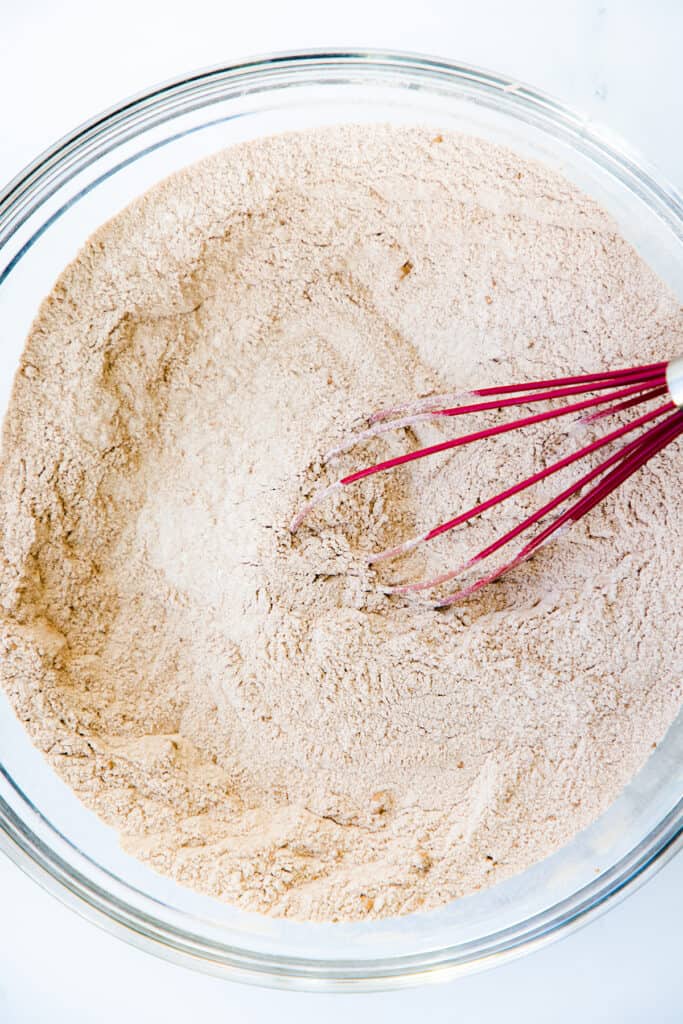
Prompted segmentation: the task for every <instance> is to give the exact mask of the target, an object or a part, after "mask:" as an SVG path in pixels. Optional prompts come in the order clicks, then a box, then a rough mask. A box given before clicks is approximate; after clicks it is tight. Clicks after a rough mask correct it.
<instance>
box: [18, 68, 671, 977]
mask: <svg viewBox="0 0 683 1024" xmlns="http://www.w3.org/2000/svg"><path fill="white" fill-rule="evenodd" d="M304 72H305V73H307V74H308V75H309V76H311V75H313V74H314V73H319V74H321V75H329V74H330V73H335V72H336V73H338V74H339V75H340V76H341V78H340V79H339V80H340V81H341V82H344V83H348V82H350V81H351V80H352V78H353V76H354V75H355V76H356V77H358V78H359V79H360V78H361V77H362V75H363V74H371V75H373V76H375V80H377V79H378V78H381V77H382V76H384V77H385V78H388V76H394V77H395V76H398V78H401V76H404V77H409V76H412V77H414V78H417V79H423V80H424V81H425V83H427V84H431V85H434V83H435V82H438V81H439V80H442V81H448V82H449V83H451V84H453V83H456V82H457V83H458V84H459V85H461V86H462V87H463V88H464V89H465V90H466V91H467V89H469V90H470V91H471V92H473V93H476V94H477V95H479V96H481V97H483V98H484V99H485V98H486V97H488V98H489V100H490V102H489V105H490V106H493V105H494V100H495V106H496V107H497V109H500V106H501V104H503V105H504V107H506V108H508V109H509V110H510V111H512V112H514V113H515V114H516V115H517V116H518V117H520V118H521V119H523V120H527V121H529V122H531V123H533V124H536V125H537V126H540V127H542V128H543V129H544V130H546V131H548V130H550V131H551V133H552V132H554V133H555V134H557V135H561V136H562V137H563V138H564V139H565V140H568V141H570V142H571V143H572V144H573V145H574V146H575V147H577V148H579V149H580V150H582V151H583V152H584V153H587V154H588V155H590V156H592V158H593V159H595V158H596V157H597V158H599V162H600V163H601V165H602V166H603V168H604V169H606V170H608V171H609V172H610V173H611V174H612V175H613V176H616V177H617V178H618V179H620V181H621V182H622V183H623V184H625V185H626V186H627V187H628V188H629V189H630V191H631V192H633V193H635V194H636V195H638V196H639V197H641V198H642V199H644V201H646V202H647V204H648V206H649V207H650V208H651V209H653V210H654V211H655V213H657V215H658V216H659V217H660V218H661V219H663V220H664V221H665V222H666V224H667V226H668V227H669V228H670V229H671V230H672V231H673V233H674V235H675V236H676V237H677V238H678V239H679V240H680V241H681V242H683V201H682V200H681V197H680V196H679V195H678V193H677V191H676V190H675V189H674V188H673V187H672V186H671V185H669V184H668V183H666V182H664V181H663V180H662V179H661V177H660V176H659V175H655V173H654V172H653V171H651V170H650V169H649V168H648V167H647V165H646V164H645V162H644V161H643V160H642V159H641V158H640V157H639V156H637V155H636V154H634V153H633V152H631V151H630V150H629V149H628V147H627V146H625V145H624V143H623V142H622V141H621V140H620V139H616V138H614V137H612V136H611V134H610V133H607V132H604V131H603V130H597V129H596V128H595V127H594V126H593V124H592V122H590V121H589V119H587V118H585V117H582V116H581V115H580V114H577V113H575V112H574V111H573V110H571V109H570V108H569V107H566V106H564V105H563V104H561V103H559V102H557V101H556V100H554V99H553V98H551V97H550V96H548V95H546V94H545V93H542V92H539V91H537V90H535V89H533V88H532V87H530V86H528V85H525V84H523V83H521V82H519V81H517V80H513V79H510V78H508V77H505V76H503V75H500V74H497V73H494V72H490V71H485V70H481V69H479V68H476V67H473V66H470V65H465V64H459V63H457V62H454V61H449V60H446V59H440V58H436V57H430V56H424V55H421V54H414V53H409V52H405V51H389V50H375V49H344V50H333V49H311V50H302V51H298V52H290V51H287V52H282V53H275V54H270V55H264V56H259V57H252V58H248V59H246V60H243V61H240V62H237V63H231V64H226V65H218V66H215V67H211V68H208V69H205V70H201V71H197V72H192V73H190V74H189V75H184V76H179V77H177V78H174V79H171V80H169V81H167V82H165V83H163V84H161V85H158V86H154V87H152V88H150V89H147V90H143V91H141V92H138V93H137V94H135V95H133V96H131V97H129V98H128V99H126V100H124V101H122V102H121V103H119V104H117V105H114V106H112V107H110V108H109V109H107V110H106V111H104V112H103V113H100V114H98V115H96V116H95V117H93V118H92V119H90V120H89V121H87V122H85V123H83V124H81V125H80V126H79V127H77V128H75V129H74V130H73V131H72V132H70V133H68V134H67V135H65V136H64V137H62V138H61V139H59V140H58V141H57V142H55V143H54V144H53V145H52V146H50V147H49V148H47V149H46V150H45V151H44V152H43V153H41V154H40V155H39V156H38V157H36V159H35V160H34V161H33V162H32V163H30V164H29V165H27V166H26V167H25V168H24V169H23V170H21V171H20V172H19V173H18V174H17V175H16V176H15V177H14V178H13V179H12V180H11V181H10V182H9V183H8V184H7V186H6V187H5V188H4V189H3V190H2V192H0V252H2V251H3V250H4V249H5V246H6V245H7V244H8V243H9V241H10V240H11V239H12V238H13V236H14V235H15V234H16V233H17V232H18V231H19V230H20V229H21V227H22V226H23V225H24V224H25V223H26V222H27V221H28V220H29V218H30V217H32V216H33V215H34V214H35V213H36V211H37V210H38V209H39V208H40V207H41V206H42V205H43V204H44V203H45V202H47V200H48V199H49V198H50V197H51V196H53V195H54V194H55V193H56V192H58V190H59V189H60V188H61V187H63V186H64V185H65V184H66V183H68V181H69V180H70V179H71V178H73V177H74V176H75V175H76V174H78V173H80V172H82V171H83V170H84V169H86V168H87V167H88V166H89V164H91V163H93V162H94V161H95V160H97V159H100V158H101V157H102V156H103V155H104V154H106V153H107V152H109V151H111V150H114V149H116V148H118V147H119V146H121V145H122V144H123V143H124V142H126V141H128V140H130V139H132V138H134V137H135V136H136V135H138V134H139V133H140V132H141V131H142V130H148V129H149V128H151V127H155V126H157V125H159V124H161V123H163V122H164V121H167V120H172V119H173V118H174V117H175V116H178V114H179V113H188V112H191V111H193V110H196V109H198V108H200V107H203V106H209V105H210V104H211V103H212V102H214V100H215V97H216V92H215V90H220V89H221V88H225V87H227V86H231V85H232V86H240V85H242V86H243V87H244V88H245V90H246V89H247V88H248V87H249V86H250V85H251V86H252V87H253V86H254V84H255V83H259V82H261V83H263V82H265V83H270V88H271V89H276V88H277V85H278V79H282V76H283V75H285V76H287V75H289V76H290V77H291V76H292V74H294V75H296V74H303V73H304ZM179 108H180V109H179ZM47 223H48V225H49V223H50V220H48V222H47ZM41 230H42V229H41ZM34 238H35V236H33V237H32V238H31V239H29V241H28V242H27V243H25V244H24V245H22V246H21V248H20V249H19V251H18V253H16V254H15V255H14V256H13V257H12V258H11V259H10V262H9V263H8V265H7V266H6V267H5V268H4V270H0V283H1V282H2V280H3V279H4V277H6V276H7V274H8V273H9V272H10V271H11V268H12V267H13V266H14V265H15V264H16V263H17V262H18V260H19V259H20V258H21V256H22V254H23V253H24V252H25V251H26V249H27V247H28V246H30V245H31V244H32V241H33V239H34ZM3 791H4V794H5V795H7V794H9V796H10V798H11V803H10V802H9V801H8V800H7V799H5V795H3ZM17 800H18V801H19V803H20V805H21V807H22V814H21V815H20V814H18V813H17V811H16V810H15V809H14V806H13V805H14V804H15V803H16V801H17ZM46 830H47V831H49V832H50V833H51V838H53V839H55V840H56V844H53V845H51V844H50V843H49V842H47V841H46V840H45V838H44V835H43V833H44V832H45V831H46ZM55 846H58V847H61V852H60V849H56V848H55ZM682 846H683V799H681V800H680V801H679V802H678V804H677V805H676V806H675V807H673V808H672V809H671V810H670V811H669V813H668V814H667V815H666V816H665V817H664V819H663V820H662V821H661V822H660V823H659V824H658V826H657V828H656V829H655V830H653V832H651V833H650V834H649V835H648V836H647V837H646V838H645V839H643V840H642V841H641V842H640V843H638V844H637V846H636V847H634V848H633V849H632V850H631V851H630V852H629V853H628V854H626V855H625V856H624V857H622V858H621V859H620V860H619V861H618V862H617V863H616V864H614V865H612V867H611V868H609V869H608V870H607V871H606V872H605V873H603V874H602V875H600V876H599V877H598V878H596V879H595V880H594V881H592V882H591V883H590V884H588V885H586V886H584V887H583V888H582V889H580V890H578V891H577V892H575V893H574V894H573V895H572V896H570V897H567V898H566V899H563V900H561V901H560V902H559V903H556V904H554V905H553V906H551V907H550V908H547V909H546V910H544V911H542V912H540V913H538V914H536V915H534V916H532V917H531V918H528V919H527V920H526V921H524V922H522V923H520V924H517V925H514V926H511V927H510V928H506V929H503V930H502V931H498V932H493V933H491V934H490V935H488V936H486V937H485V938H483V939H476V940H472V941H470V942H466V943H461V944H456V945H453V946H449V947H446V948H440V949H436V950H433V951H431V952H428V953H419V954H414V955H408V956H405V955H403V956H394V957H384V958H378V959H376V960H369V959H362V960H353V959H348V960H346V959H345V960H339V959H338V960H335V961H332V960H322V959H314V958H311V957H307V958H306V957H292V956H287V955H284V954H283V955H279V954H278V955H273V954H270V953H269V954H266V953H257V952H254V951H253V950H248V949H246V948H245V949H241V948H236V947H234V946H228V945H226V944H223V943H220V942H219V941H212V940H207V939H206V938H203V937H201V936H198V935H197V934H196V933H193V932H192V930H191V929H190V928H182V927H178V926H174V925H173V924H171V925H169V924H168V923H167V922H165V921H163V920H160V919H159V917H156V916H155V915H154V913H153V908H154V905H155V904H156V905H157V906H159V905H160V904H159V902H158V901H156V900H155V899H153V898H152V897H149V896H147V895H146V894H143V893H140V892H139V891H137V890H135V893H136V896H137V897H138V898H139V897H142V898H143V899H142V902H144V903H145V904H146V907H147V909H146V910H140V909H139V907H137V906H135V905H134V904H132V903H130V902H128V901H126V900H125V899H123V898H121V897H120V896H118V895H116V894H113V893H112V892H111V891H110V890H109V889H108V888H107V886H106V884H98V881H97V880H96V881H93V880H92V879H91V878H90V877H89V876H88V875H87V874H85V873H84V872H83V871H81V870H80V869H79V868H78V866H77V867H74V861H75V862H78V861H79V860H80V861H81V863H82V866H83V867H84V868H86V867H87V869H88V870H89V872H90V873H91V874H92V873H94V875H95V876H96V879H99V881H100V882H102V883H105V882H106V879H107V878H109V879H112V880H115V881H116V883H117V885H118V887H121V886H123V888H124V889H127V890H128V891H129V892H132V891H134V890H133V888H132V887H131V886H129V885H128V884H127V883H122V881H121V879H118V878H116V876H114V875H113V874H111V873H110V872H109V871H108V870H106V869H104V868H102V867H100V865H98V864H96V863H95V861H94V860H92V859H90V858H89V857H87V856H86V855H85V854H83V853H82V852H81V851H80V850H78V849H77V847H76V846H75V845H74V844H73V843H71V842H70V840H68V839H67V838H66V837H65V836H63V835H62V834H61V833H59V832H58V830H57V829H56V828H55V827H54V826H52V825H51V824H50V823H49V822H48V821H47V820H46V819H45V818H44V816H43V815H42V814H41V812H40V811H39V809H38V808H36V807H35V805H33V804H32V803H31V801H30V800H29V799H28V797H26V795H25V794H23V792H22V791H21V789H20V788H19V787H18V786H17V785H16V783H15V782H14V781H13V780H12V778H11V777H10V775H9V774H8V772H7V771H6V770H5V769H4V767H3V766H2V764H1V763H0V849H2V850H3V851H4V852H5V853H6V854H7V855H8V856H9V857H10V859H11V860H12V861H14V863H16V864H17V865H18V866H19V867H20V868H21V869H22V870H24V871H25V872H26V873H27V874H28V875H29V876H30V877H32V878H34V879H35V880H36V881H38V882H39V883H40V884H41V885H42V886H43V887H44V888H45V889H47V890H48V891H50V892H52V893H53V895H55V896H57V897H58V898H59V899H60V900H61V901H62V902H63V903H65V904H67V905H69V906H71V907H72V908H73V909H75V910H77V911H78V912H79V913H80V914H81V915H82V916H84V917H85V918H87V919H89V920H92V921H94V922H95V923H97V924H98V925H100V926H101V927H103V928H105V930H107V931H109V932H111V933H113V934H116V935H118V936H119V937H121V938H124V939H126V940H127V941H128V942H129V943H131V944H133V945H135V946H138V947H140V948H143V949H145V950H147V951H150V952H153V953H156V954H157V955H158V956H161V957H163V958H165V959H168V960H171V961H173V962H176V963H180V964H183V965H185V966H190V967H194V968H195V969H199V970H202V971H204V972H206V973H213V974H217V975H220V976H222V977H228V978H231V979H232V980H239V981H244V982H249V983H253V984H258V985H268V986H271V987H288V988H307V989H316V988H317V989H325V990H328V991H333V990H336V991H350V990H353V991H360V990H368V989H377V988H388V987H397V986H399V985H404V984H416V983H420V982H423V981H426V980H432V979H433V978H434V977H435V976H437V975H438V976H439V977H440V978H450V977H453V976H457V975H460V974H464V973H469V972H471V971H474V970H481V969H483V968H485V967H489V966H494V965H498V964H500V963H502V962H505V961H508V960H511V959H513V958H515V957H517V956H520V955H522V954H523V953H525V952H529V951H531V950H534V949H538V948H540V947H541V946H543V945H545V944H547V943H548V942H550V941H552V940H554V939H557V938H560V937H562V936H564V935H567V934H569V933H571V932H572V931H574V930H575V929H576V928H578V927H580V926H581V925H583V924H586V923H587V922H588V921H590V920H592V919H593V918H594V917H595V916H597V915H598V914H600V913H602V912H604V911H605V910H606V909H607V908H608V907H609V906H612V905H614V904H615V903H616V902H618V900H620V899H622V898H623V897H624V896H626V895H627V894H628V893H630V892H632V891H634V890H635V889H636V888H637V887H638V886H640V885H641V884H642V883H643V882H644V881H646V880H647V879H648V878H650V877H651V876H652V875H653V874H654V873H655V872H656V871H657V870H658V869H659V868H660V867H661V866H663V864H665V863H666V862H667V861H668V860H669V859H670V858H671V857H672V856H673V855H674V853H675V852H676V851H677V850H679V849H680V848H681V847H682ZM65 854H68V855H70V857H71V859H67V856H65Z"/></svg>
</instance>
